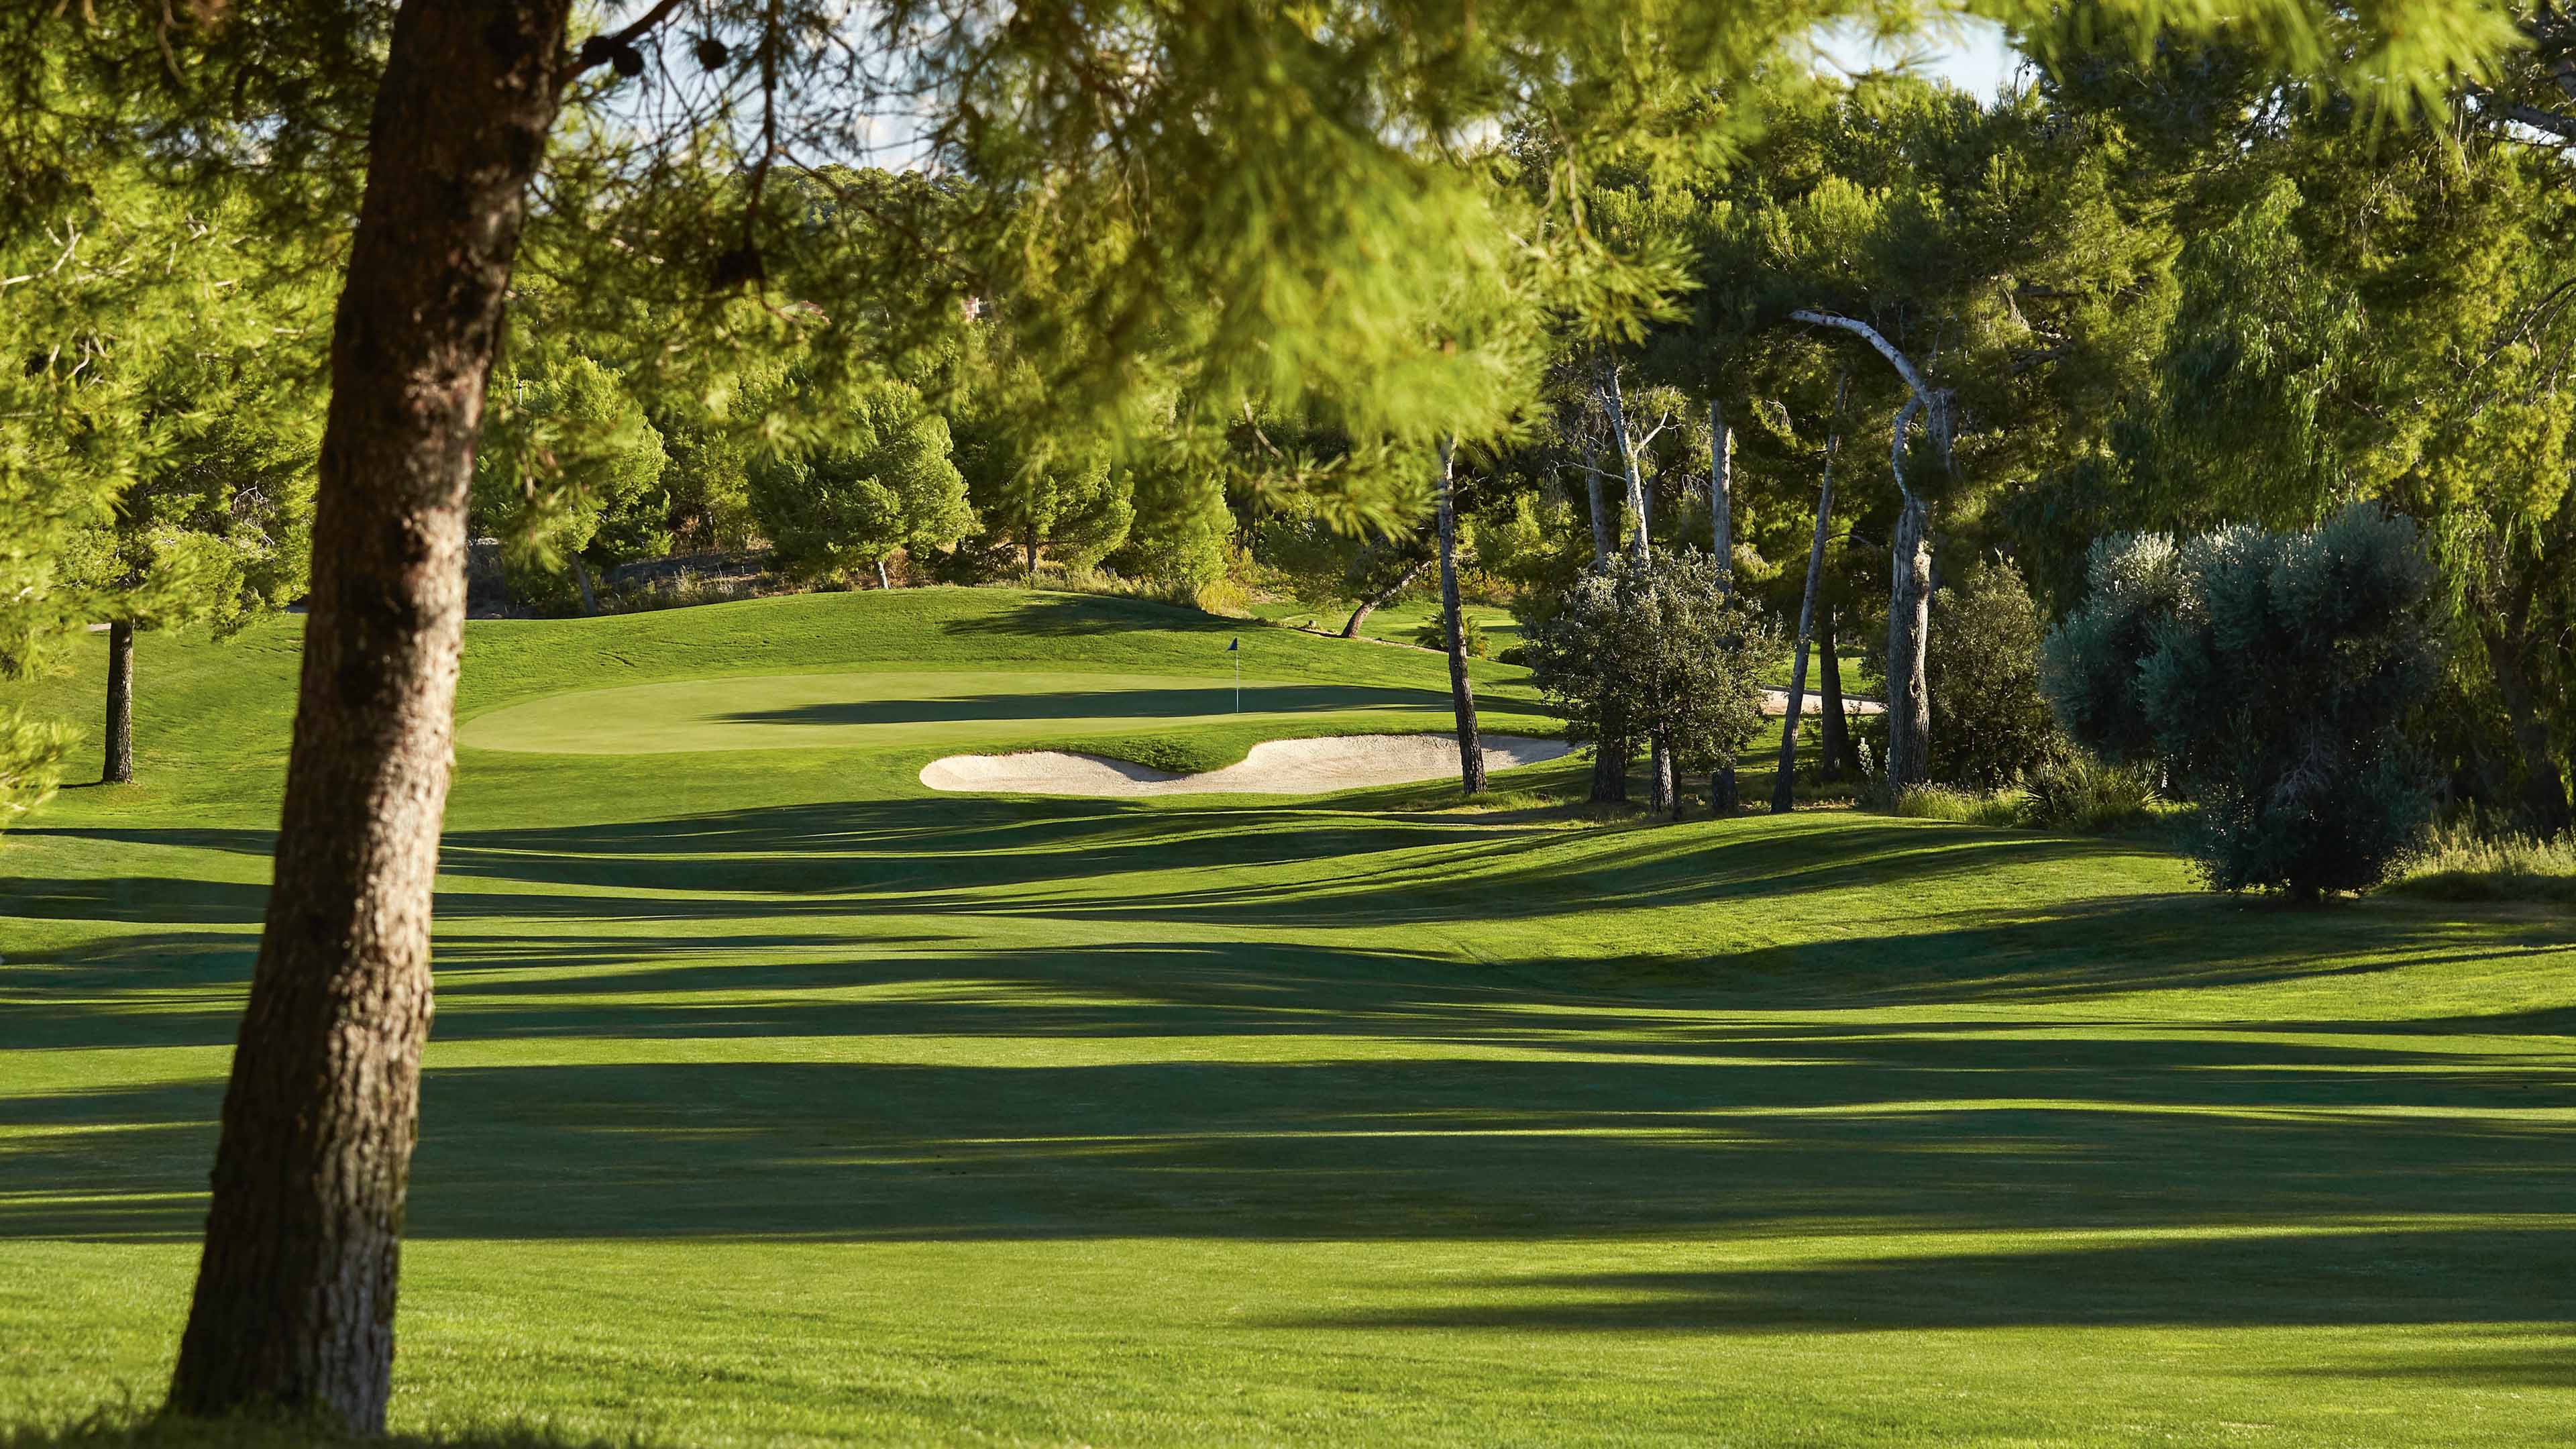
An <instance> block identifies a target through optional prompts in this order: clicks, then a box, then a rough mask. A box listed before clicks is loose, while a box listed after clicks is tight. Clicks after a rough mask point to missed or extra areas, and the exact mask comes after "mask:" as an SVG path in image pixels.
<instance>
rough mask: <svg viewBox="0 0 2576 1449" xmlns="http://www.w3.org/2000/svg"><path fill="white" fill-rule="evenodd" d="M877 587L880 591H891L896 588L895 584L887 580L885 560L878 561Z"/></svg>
mask: <svg viewBox="0 0 2576 1449" xmlns="http://www.w3.org/2000/svg"><path fill="white" fill-rule="evenodd" d="M877 587H878V588H880V589H891V588H893V587H894V584H893V583H892V582H891V581H889V580H888V579H887V578H886V567H885V560H884V559H878V560H877Z"/></svg>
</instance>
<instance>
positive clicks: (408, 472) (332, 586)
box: [170, 0, 571, 1434]
mask: <svg viewBox="0 0 2576 1449" xmlns="http://www.w3.org/2000/svg"><path fill="white" fill-rule="evenodd" d="M570 3H571V0H408V3H406V4H404V5H403V7H402V9H401V11H400V12H399V13H398V14H397V15H396V16H395V19H394V23H393V31H392V38H391V42H390V45H389V48H388V51H387V55H386V61H385V74H384V81H383V84H382V87H381V88H380V89H379V90H378V92H377V96H376V106H375V116H374V120H373V123H372V127H371V130H370V133H369V168H368V175H367V186H366V193H365V197H364V199H363V200H362V201H361V203H360V205H359V210H358V218H357V226H356V230H355V233H354V236H353V238H352V241H351V245H350V252H349V262H348V275H347V278H346V281H345V282H344V284H343V287H342V291H341V296H340V307H339V313H338V316H337V318H336V320H335V323H334V327H333V333H332V343H331V381H332V389H331V403H330V410H329V413H328V416H327V419H326V422H325V426H324V431H323V439H322V453H321V465H320V486H319V493H318V495H317V499H316V505H315V515H314V523H313V585H312V612H311V614H310V615H309V616H308V617H307V619H306V620H305V628H304V665H303V675H302V679H301V683H300V693H299V696H298V703H297V708H296V716H295V733H294V744H293V751H292V753H291V755H290V756H289V759H288V765H287V777H286V797H285V803H284V808H283V811H282V814H281V819H280V822H279V828H278V836H277V859H276V872H275V884H274V886H273V888H272V889H271V891H270V893H269V902H268V916H267V922H266V925H265V928H264V930H263V932H262V935H261V938H260V951H259V960H258V964H257V966H256V968H255V969H254V971H253V974H252V978H251V991H250V1005H249V1009H248V1011H247V1012H246V1013H245V1014H244V1016H243V1019H242V1027H241V1037H240V1041H239V1044H238V1045H237V1047H236V1048H235V1050H234V1052H233V1062H232V1080H231V1084H230V1086H229V1088H228V1089H227V1091H226V1092H225V1095H224V1106H223V1135H222V1140H221V1144H220V1146H219V1147H218V1148H217V1150H216V1155H215V1168H214V1174H213V1189H214V1192H213V1205H212V1207H211V1209H210V1211H209V1212H208V1214H207V1219H206V1243H205V1253H204V1257H203V1258H202V1259H201V1261H200V1263H199V1266H198V1271H197V1283H196V1293H195V1297H194V1299H193V1301H192V1303H191V1304H190V1308H189V1314H188V1326H187V1330H186V1333H185V1334H184V1336H183V1337H182V1338H181V1340H180V1345H179V1361H178V1367H177V1370H176V1372H175V1374H174V1375H173V1377H172V1380H171V1387H170V1406H171V1408H172V1409H174V1410H176V1411H178V1412H181V1413H186V1414H200V1415H212V1414H224V1413H231V1412H236V1411H242V1410H262V1411H269V1412H287V1413H297V1414H308V1415H314V1416H318V1417H320V1418H322V1419H324V1420H326V1421H328V1422H330V1423H332V1424H334V1425H337V1426H339V1427H341V1428H344V1429H346V1430H348V1431H351V1432H355V1433H361V1434H372V1433H377V1432H381V1431H382V1429H383V1428H384V1421H385V1400H386V1395H387V1393H388V1390H389V1387H390V1374H391V1370H392V1365H393V1346H394V1345H393V1325H394V1293H395V1286H396V1281H397V1269H398V1260H399V1250H400V1242H401V1233H402V1223H403V1198H404V1189H405V1185H406V1180H407V1177H408V1174H409V1170H410V1165H411V1152H412V1144H413V1142H414V1139H415V1137H416V1135H417V1131H418V1108H419V1086H420V1054H421V1047H422V1044H423V1042H424V1041H425V1040H426V1038H427V1036H428V1032H429V1018H430V975H429V944H430V942H429V923H430V886H431V879H432V876H433V875H434V873H435V871H436V867H437V859H438V833H439V826H440V821H441V818H442V816H443V814H444V812H445V808H446V802H447V785H448V773H449V765H450V762H451V758H452V748H451V740H450V734H451V730H452V726H453V715H454V708H453V706H454V702H455V693H456V668H457V646H458V640H459V637H460V634H461V632H462V625H463V620H464V614H465V571H464V559H465V503H466V489H467V485H468V483H469V482H470V481H471V479H472V477H473V472H474V447H475V442H476V437H477V434H478V433H479V431H480V428H481V423H482V411H483V390H484V384H485V381H486V378H487V376H488V374H489V372H490V368H491V362H492V354H493V348H494V344H495V341H496V339H497V336H498V333H499V329H500V322H501V306H502V296H503V293H504V291H505V290H506V288H507V286H508V284H509V279H510V267H511V263H512V261H513V259H514V257H515V255H516V252H517V249H518V240H519V228H520V222H521V220H522V218H523V216H524V214H525V211H526V197H527V189H528V183H529V180H530V178H531V175H532V174H533V172H534V171H535V169H536V166H537V164H538V162H539V160H540V158H541V157H543V155H544V154H545V147H546V134H547V130H548V128H549V126H550V125H551V124H552V122H553V119H554V114H555V96H556V89H557V85H558V71H559V68H560V66H561V64H562V57H563V55H564V28H565V22H566V14H567V11H568V10H569V8H570Z"/></svg>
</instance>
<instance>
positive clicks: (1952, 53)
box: [1816, 19, 2021, 97]
mask: <svg viewBox="0 0 2576 1449" xmlns="http://www.w3.org/2000/svg"><path fill="white" fill-rule="evenodd" d="M1816 50H1817V58H1818V63H1819V64H1820V65H1825V66H1830V67H1833V68H1836V69H1840V70H1845V71H1861V70H1893V69H1896V68H1897V67H1898V66H1899V65H1900V64H1902V63H1903V62H1905V61H1908V60H1911V61H1912V62H1913V63H1914V66H1915V68H1916V69H1917V70H1919V71H1920V72H1921V73H1922V74H1923V75H1925V76H1928V77H1931V78H1933V79H1936V80H1946V81H1948V82H1949V83H1950V84H1952V85H1954V86H1957V87H1958V88H1959V89H1961V90H1963V91H1966V92H1968V93H1969V94H1970V95H1974V96H1978V97H1985V96H1991V95H1993V94H1994V93H1995V90H1996V88H1997V87H1999V86H2001V85H2002V84H2003V83H2004V82H2005V81H2007V80H2010V79H2011V78H2012V74H2013V70H2014V68H2015V67H2017V66H2019V65H2020V64H2021V55H2020V54H2019V52H2017V51H2015V50H2014V49H2013V48H2012V47H2011V46H2010V45H2008V44H2006V43H2005V41H2004V32H2003V27H2002V26H1999V25H1997V24H1995V23H1994V22H1993V21H1990V20H1977V19H1961V20H1959V21H1957V22H1956V23H1955V24H1951V25H1948V26H1946V27H1945V28H1943V29H1941V30H1938V31H1927V32H1925V33H1923V34H1920V35H1915V36H1911V37H1908V38H1907V39H1904V40H1901V41H1897V42H1893V43H1876V44H1873V43H1872V42H1871V41H1870V39H1869V37H1868V36H1867V35H1866V34H1864V33H1862V32H1861V31H1860V30H1858V29H1857V28H1856V27H1850V26H1835V27H1830V28H1828V29H1827V30H1825V31H1824V32H1823V33H1821V34H1819V35H1818V36H1817V38H1816Z"/></svg>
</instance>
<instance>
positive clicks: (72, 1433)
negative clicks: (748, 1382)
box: [0, 1409, 646, 1449]
mask: <svg viewBox="0 0 2576 1449" xmlns="http://www.w3.org/2000/svg"><path fill="white" fill-rule="evenodd" d="M645 1442H646V1441H643V1440H640V1439H632V1438H629V1439H580V1438H572V1437H568V1436H566V1435H564V1434H563V1433H562V1432H561V1431H560V1430H556V1429H551V1428H546V1427H543V1426H535V1425H499V1426H494V1427H488V1428H470V1429H442V1430H440V1431H438V1432H436V1433H432V1434H385V1435H378V1436H375V1437H371V1438H363V1439H361V1438H352V1437H350V1436H348V1435H346V1434H342V1433H339V1432H337V1431H336V1430H333V1429H330V1428H328V1427H325V1426H323V1425H321V1424H317V1423H312V1422H303V1421H295V1420H274V1419H259V1418H236V1419H188V1418H181V1417H178V1416H176V1415H166V1416H165V1415H160V1414H151V1413H145V1412H143V1411H140V1410H135V1409H126V1410H110V1411H107V1412H103V1413H98V1414H93V1415H90V1416H88V1417H86V1418H83V1419H79V1420H76V1421H74V1422H72V1423H68V1424H50V1425H35V1424H27V1425H18V1426H14V1427H12V1426H8V1425H0V1449H640V1446H642V1445H643V1444H644V1443H645Z"/></svg>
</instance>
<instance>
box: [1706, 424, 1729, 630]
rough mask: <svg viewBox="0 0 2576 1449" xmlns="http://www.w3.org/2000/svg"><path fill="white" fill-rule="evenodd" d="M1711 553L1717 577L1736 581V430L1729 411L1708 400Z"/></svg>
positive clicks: (1709, 542)
mask: <svg viewBox="0 0 2576 1449" xmlns="http://www.w3.org/2000/svg"><path fill="white" fill-rule="evenodd" d="M1708 519H1709V524H1708V530H1709V538H1708V550H1709V556H1710V557H1711V558H1713V559H1715V560H1717V576H1718V577H1719V578H1721V579H1724V580H1726V581H1727V582H1728V583H1729V584H1732V583H1733V582H1734V580H1735V429H1733V428H1731V427H1729V426H1727V423H1726V410H1725V408H1723V407H1722V406H1720V405H1719V403H1718V401H1717V399H1716V398H1714V397H1712V398H1710V399H1709V400H1708Z"/></svg>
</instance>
